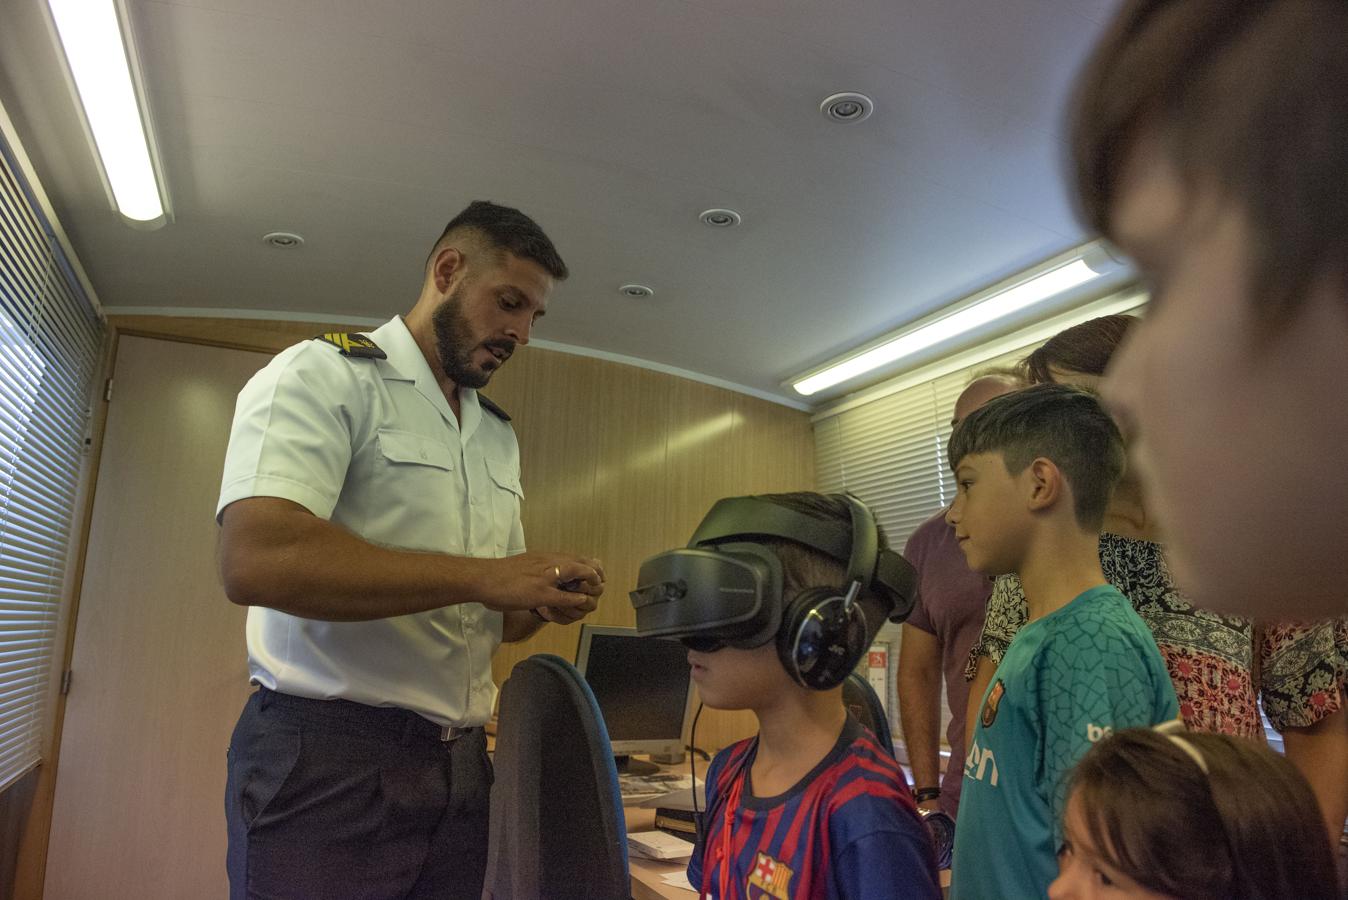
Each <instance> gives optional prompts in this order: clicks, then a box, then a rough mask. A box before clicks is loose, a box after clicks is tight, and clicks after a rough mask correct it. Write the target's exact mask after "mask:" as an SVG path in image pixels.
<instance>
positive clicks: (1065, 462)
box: [949, 384, 1124, 530]
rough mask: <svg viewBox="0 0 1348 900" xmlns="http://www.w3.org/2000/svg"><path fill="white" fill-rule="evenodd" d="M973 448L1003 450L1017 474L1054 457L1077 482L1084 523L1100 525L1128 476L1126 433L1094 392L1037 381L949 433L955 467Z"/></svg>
mask: <svg viewBox="0 0 1348 900" xmlns="http://www.w3.org/2000/svg"><path fill="white" fill-rule="evenodd" d="M974 453H1000V454H1001V456H1002V459H1003V461H1004V462H1005V463H1006V468H1007V471H1009V472H1010V473H1011V474H1013V475H1015V474H1018V473H1020V472H1023V471H1025V467H1026V466H1028V465H1029V464H1030V463H1032V462H1033V461H1034V460H1035V459H1037V458H1039V457H1044V458H1045V459H1049V460H1052V461H1053V464H1054V465H1056V466H1057V467H1058V468H1059V469H1060V470H1062V473H1063V474H1064V475H1065V476H1066V477H1067V482H1068V484H1070V485H1071V486H1072V498H1073V512H1074V513H1075V514H1076V519H1077V522H1078V523H1080V525H1081V527H1082V528H1087V529H1091V530H1098V529H1099V528H1100V525H1101V524H1102V523H1103V522H1104V518H1105V510H1106V509H1107V508H1108V506H1109V500H1110V497H1111V496H1112V494H1113V493H1114V485H1116V484H1117V483H1118V481H1119V478H1120V477H1121V476H1122V475H1123V466H1124V451H1123V438H1122V437H1121V436H1120V435H1119V428H1118V426H1117V425H1115V424H1114V420H1113V419H1111V418H1110V417H1109V414H1108V413H1106V412H1105V411H1104V409H1103V408H1102V407H1101V406H1100V402H1099V401H1098V400H1097V399H1096V398H1095V395H1094V394H1091V393H1090V392H1088V391H1083V390H1081V389H1080V388H1074V387H1069V386H1068V385H1063V384H1038V385H1035V386H1033V387H1028V388H1025V389H1023V390H1019V391H1013V392H1012V393H1010V394H1004V395H1002V396H1001V397H997V398H995V399H992V400H989V401H988V402H987V403H986V404H984V405H983V406H982V407H980V408H979V409H977V410H975V411H974V412H972V413H970V414H969V415H968V416H967V417H966V418H965V419H964V421H963V422H960V424H959V425H958V426H956V428H955V432H954V434H952V435H951V436H950V447H949V457H950V468H951V469H952V470H953V469H956V468H958V467H959V464H960V460H962V459H964V457H966V456H969V455H971V454H974Z"/></svg>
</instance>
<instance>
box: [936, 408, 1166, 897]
mask: <svg viewBox="0 0 1348 900" xmlns="http://www.w3.org/2000/svg"><path fill="white" fill-rule="evenodd" d="M949 455H950V465H951V468H953V469H954V471H955V481H956V484H957V488H958V490H957V493H956V497H955V502H954V504H953V505H952V506H951V507H950V511H949V512H948V513H947V515H946V519H947V521H948V522H949V523H950V524H951V525H952V526H953V527H954V529H955V537H956V539H957V540H958V541H959V545H960V548H961V549H962V550H963V551H964V555H965V558H966V559H967V561H968V563H969V567H970V568H971V569H975V570H977V571H980V572H984V573H986V574H988V575H1002V574H1006V573H1012V572H1014V573H1015V574H1016V575H1019V576H1020V580H1021V583H1022V584H1023V585H1024V588H1025V597H1026V601H1027V602H1028V604H1029V611H1030V620H1029V624H1027V625H1026V626H1025V627H1024V628H1023V629H1021V631H1020V633H1019V634H1018V635H1017V636H1016V638H1015V640H1014V641H1012V642H1011V646H1010V647H1009V648H1008V649H1007V651H1006V655H1005V657H1004V659H1003V660H1002V663H1001V665H1000V666H998V668H997V672H996V674H995V675H994V676H993V679H992V684H991V685H990V686H989V687H988V690H987V693H986V694H985V695H984V697H983V703H982V711H981V714H980V715H979V717H978V721H977V722H976V723H975V728H974V733H973V737H972V740H971V742H970V747H969V752H968V756H967V758H966V759H965V762H964V790H963V794H962V796H961V799H960V817H959V823H958V825H957V827H956V831H955V860H954V865H953V866H952V872H951V875H952V879H953V880H952V884H951V891H950V896H951V898H953V900H975V898H1012V897H1013V898H1017V900H1020V898H1035V897H1044V896H1046V894H1047V890H1048V885H1049V883H1050V882H1051V881H1052V880H1053V879H1054V878H1055V877H1056V875H1057V869H1058V867H1057V862H1056V855H1057V851H1058V848H1059V847H1060V846H1061V844H1062V832H1061V824H1060V823H1061V821H1062V812H1063V805H1064V802H1065V791H1066V787H1067V775H1068V773H1069V772H1070V771H1071V769H1072V767H1073V765H1075V763H1076V761H1077V760H1078V759H1079V758H1080V757H1081V756H1082V755H1083V754H1084V753H1085V752H1086V750H1087V749H1089V747H1090V746H1091V744H1092V743H1094V742H1095V741H1098V740H1100V739H1101V738H1103V737H1105V736H1106V735H1109V734H1111V733H1112V732H1113V731H1115V730H1117V729H1121V728H1132V727H1138V726H1149V725H1154V724H1156V723H1158V722H1163V721H1165V720H1167V719H1173V718H1174V717H1175V716H1176V715H1178V714H1179V704H1178V703H1177V701H1176V699H1175V690H1174V688H1173V687H1172V686H1171V681H1170V677H1169V675H1168V674H1167V672H1166V668H1165V663H1164V662H1163V661H1162V659H1161V654H1160V651H1159V650H1157V649H1156V642H1155V640H1154V639H1153V638H1152V636H1151V632H1150V631H1149V630H1148V629H1147V627H1146V625H1144V624H1143V622H1142V620H1141V619H1140V618H1138V615H1137V613H1136V612H1134V611H1133V608H1132V605H1131V604H1130V603H1129V602H1128V600H1127V599H1126V598H1125V597H1124V596H1123V595H1122V594H1120V593H1119V592H1118V591H1117V590H1116V589H1115V588H1113V587H1111V586H1110V585H1109V584H1108V583H1107V582H1106V581H1105V577H1104V575H1103V573H1102V572H1101V571H1100V556H1099V531H1100V524H1101V522H1102V521H1103V519H1104V514H1105V508H1106V506H1107V505H1108V503H1109V499H1110V494H1111V493H1112V492H1113V490H1114V485H1115V483H1116V482H1117V481H1118V479H1119V476H1120V475H1121V474H1122V473H1123V466H1124V451H1123V442H1122V440H1121V438H1120V436H1119V431H1118V428H1117V427H1116V426H1115V424H1114V422H1113V421H1112V420H1111V419H1110V418H1109V416H1108V415H1107V414H1106V413H1105V412H1104V410H1103V409H1101V408H1100V405H1099V403H1098V402H1097V401H1096V399H1095V397H1094V396H1093V395H1092V394H1089V393H1086V392H1084V391H1081V390H1078V389H1076V388H1072V387H1067V386H1065V385H1058V384H1043V385H1037V386H1035V387H1032V388H1027V389H1025V390H1022V391H1017V392H1015V393H1012V394H1007V395H1006V396H1003V397H999V398H997V399H995V400H993V401H991V402H989V403H988V404H987V405H986V406H984V407H983V408H981V409H979V410H978V411H977V412H975V413H973V414H971V415H970V416H969V417H968V418H966V419H965V420H964V421H963V422H961V423H960V425H959V427H958V428H956V429H955V433H954V434H953V435H951V438H950V453H949Z"/></svg>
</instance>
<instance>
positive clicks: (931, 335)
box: [791, 248, 1117, 397]
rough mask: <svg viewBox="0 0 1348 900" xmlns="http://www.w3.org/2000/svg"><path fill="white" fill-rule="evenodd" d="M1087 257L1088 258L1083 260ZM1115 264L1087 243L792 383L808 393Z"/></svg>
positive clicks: (999, 315) (1006, 313)
mask: <svg viewBox="0 0 1348 900" xmlns="http://www.w3.org/2000/svg"><path fill="white" fill-rule="evenodd" d="M1087 259H1089V260H1090V262H1087ZM1115 268H1117V263H1116V262H1115V261H1114V260H1113V258H1112V257H1110V256H1109V254H1108V252H1107V251H1104V250H1103V249H1101V248H1092V250H1091V251H1088V252H1087V253H1086V254H1083V255H1079V256H1078V257H1077V258H1075V259H1072V260H1069V261H1067V262H1064V263H1062V264H1061V265H1058V266H1055V267H1053V268H1050V269H1048V270H1047V271H1045V272H1042V273H1040V274H1038V275H1035V276H1033V277H1031V278H1028V279H1026V280H1024V281H1021V282H1020V283H1019V284H1014V285H1012V286H1011V287H1009V288H1007V289H1006V290H1002V291H998V292H997V293H995V294H992V295H991V296H988V297H985V298H984V299H982V300H979V301H977V302H975V303H972V304H970V305H967V306H964V307H963V308H961V309H957V310H955V311H954V312H951V313H949V314H948V315H944V316H942V317H941V318H939V319H936V320H934V321H932V322H928V323H927V324H925V325H920V326H917V327H915V328H911V329H909V330H908V331H905V332H902V333H900V334H898V335H896V336H895V337H893V338H891V339H890V340H887V341H885V342H883V343H881V344H879V345H877V346H875V347H872V348H871V349H869V350H865V351H862V352H861V353H858V354H857V355H855V356H851V357H848V358H846V359H843V360H841V361H840V362H837V363H834V364H833V365H830V366H827V367H825V368H824V369H822V370H820V371H818V372H815V373H813V374H811V375H807V376H806V377H804V378H801V379H800V380H798V381H796V382H794V383H793V384H792V385H791V386H792V387H793V388H795V390H796V392H797V393H799V394H802V395H804V396H806V397H808V396H810V395H811V394H816V393H818V392H819V391H822V390H825V389H826V388H831V387H833V386H834V385H836V384H841V383H842V382H844V381H850V380H851V379H853V378H856V377H857V376H859V375H864V374H865V373H867V372H870V371H872V370H874V369H878V368H880V367H881V366H886V365H889V364H890V363H893V362H896V361H898V360H900V359H903V358H904V357H905V356H912V355H913V354H914V353H918V352H920V351H922V350H926V349H927V348H928V347H933V346H935V345H937V344H940V343H943V342H945V341H948V340H950V339H951V338H954V337H957V336H958V335H961V334H964V333H965V332H967V331H972V330H974V329H976V328H981V327H982V326H984V325H987V324H989V323H991V322H995V321H997V320H998V319H1001V318H1003V317H1005V316H1009V315H1011V314H1012V313H1015V312H1019V311H1021V310H1023V309H1026V308H1028V307H1031V306H1034V305H1036V304H1039V303H1042V302H1044V301H1045V300H1049V299H1052V298H1053V297H1056V296H1058V295H1059V294H1062V293H1064V292H1065V291H1070V290H1071V289H1073V288H1076V287H1080V286H1081V285H1083V284H1086V283H1087V282H1089V281H1092V280H1094V279H1096V278H1098V277H1100V276H1101V275H1103V274H1107V273H1108V272H1110V271H1112V270H1113V269H1115Z"/></svg>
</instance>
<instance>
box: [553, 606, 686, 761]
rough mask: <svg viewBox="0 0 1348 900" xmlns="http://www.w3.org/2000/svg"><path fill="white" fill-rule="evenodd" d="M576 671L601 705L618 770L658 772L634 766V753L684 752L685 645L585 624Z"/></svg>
mask: <svg viewBox="0 0 1348 900" xmlns="http://www.w3.org/2000/svg"><path fill="white" fill-rule="evenodd" d="M576 668H577V669H579V670H580V674H581V675H583V676H584V677H585V681H586V683H588V684H589V685H590V690H591V691H593V692H594V698H595V700H596V701H597V702H598V703H599V712H600V713H601V714H602V715H603V716H604V724H605V725H606V726H607V727H608V736H609V740H610V741H611V742H612V743H613V756H614V758H615V759H616V760H617V763H618V768H619V770H620V771H625V772H631V773H633V774H643V770H644V772H645V773H649V772H653V771H655V767H654V766H649V765H645V764H642V763H639V762H638V763H635V764H634V763H633V761H632V760H631V755H632V754H633V753H652V754H663V755H669V756H674V755H678V754H682V753H683V748H684V745H685V743H686V740H685V732H686V728H687V723H688V714H689V709H690V706H691V705H692V701H693V690H692V687H693V676H692V670H691V669H690V668H689V666H688V651H687V649H685V648H684V646H683V645H682V644H680V643H679V642H678V641H671V640H667V639H665V638H653V637H638V636H637V631H636V629H635V628H621V627H618V626H610V625H582V626H581V629H580V647H579V649H578V650H577V651H576Z"/></svg>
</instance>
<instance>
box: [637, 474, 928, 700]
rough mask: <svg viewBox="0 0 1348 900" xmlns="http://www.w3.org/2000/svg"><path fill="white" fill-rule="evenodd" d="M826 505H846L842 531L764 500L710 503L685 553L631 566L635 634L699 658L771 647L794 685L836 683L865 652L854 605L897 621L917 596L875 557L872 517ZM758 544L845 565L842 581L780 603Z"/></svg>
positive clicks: (894, 562) (893, 560)
mask: <svg viewBox="0 0 1348 900" xmlns="http://www.w3.org/2000/svg"><path fill="white" fill-rule="evenodd" d="M834 496H835V497H836V498H838V499H841V500H843V501H845V502H846V503H847V505H848V508H849V510H850V511H851V519H852V521H851V527H850V528H846V527H839V525H838V523H836V522H833V521H828V520H824V519H820V518H817V517H815V516H812V515H809V514H807V513H802V512H797V511H796V510H794V509H788V508H787V507H784V506H780V505H778V504H776V503H773V502H771V501H769V500H760V499H757V498H753V497H733V498H729V499H725V500H721V501H719V502H717V503H716V505H715V506H713V507H712V508H711V511H710V512H708V513H707V515H706V517H705V518H703V520H702V524H701V525H699V526H698V528H697V531H696V533H694V535H693V537H692V539H691V540H690V541H689V542H688V546H687V547H686V548H684V549H680V550H670V551H668V552H666V553H661V554H659V555H657V556H653V557H651V558H650V559H647V560H646V561H645V562H643V563H642V564H641V570H640V572H639V574H638V576H637V589H636V590H634V591H632V592H631V593H630V597H631V600H632V606H633V607H634V608H635V610H636V619H637V633H638V634H641V635H648V636H651V637H668V638H678V639H680V640H682V641H683V642H684V643H685V644H686V645H688V646H689V647H691V648H692V649H695V650H702V651H710V650H714V649H717V648H719V647H722V646H731V647H739V648H744V649H747V648H752V647H760V646H762V645H764V644H766V643H768V642H769V641H772V640H774V639H775V640H776V641H777V646H778V653H779V656H780V657H781V659H782V663H783V665H784V666H786V669H787V671H788V673H790V674H791V676H792V677H793V678H794V679H795V680H796V681H797V682H798V683H800V684H803V685H805V686H807V687H812V688H816V689H821V690H822V689H827V688H831V687H834V686H836V685H838V684H841V683H842V681H843V679H844V678H846V677H847V675H848V673H850V672H851V671H852V669H853V668H854V667H855V666H856V663H857V662H858V661H859V660H860V658H861V654H863V653H864V652H865V651H866V649H867V637H868V635H869V634H870V629H868V628H867V623H866V614H865V612H864V610H863V609H862V607H861V605H860V602H859V600H860V598H861V597H862V596H863V595H865V596H870V597H872V598H874V599H875V600H876V601H877V602H878V603H879V604H880V606H881V610H882V614H883V615H884V616H885V617H886V618H888V619H889V620H890V621H892V622H902V621H903V620H904V619H906V618H907V617H908V615H909V613H911V612H912V609H913V603H914V601H915V599H916V597H917V592H916V584H917V576H916V573H915V572H914V570H913V567H912V566H911V565H909V564H908V561H907V560H905V559H904V558H903V557H902V556H900V555H899V554H897V553H895V552H893V551H891V550H880V549H879V534H878V531H877V529H876V525H875V518H874V516H873V515H872V514H871V511H870V510H869V509H867V508H866V506H865V505H864V504H863V503H862V502H861V501H859V500H857V499H856V498H855V497H853V496H851V495H850V494H835V495H834ZM764 538H769V539H771V538H778V539H784V540H789V541H794V542H796V543H798V544H803V545H805V546H806V547H809V548H811V549H813V550H817V551H818V552H820V553H822V554H824V555H825V556H828V557H830V558H832V559H835V560H837V561H838V562H840V563H843V564H845V565H846V567H847V576H846V580H845V582H844V583H843V584H841V585H835V586H829V587H815V588H807V589H805V590H804V591H802V592H801V593H800V595H799V596H797V597H794V598H792V599H791V601H790V602H789V603H783V599H782V585H783V578H782V564H781V560H780V559H779V558H778V556H777V554H776V553H775V552H774V551H773V550H772V549H770V548H769V547H765V546H763V545H762V544H761V543H759V542H760V541H761V540H763V539H764Z"/></svg>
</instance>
